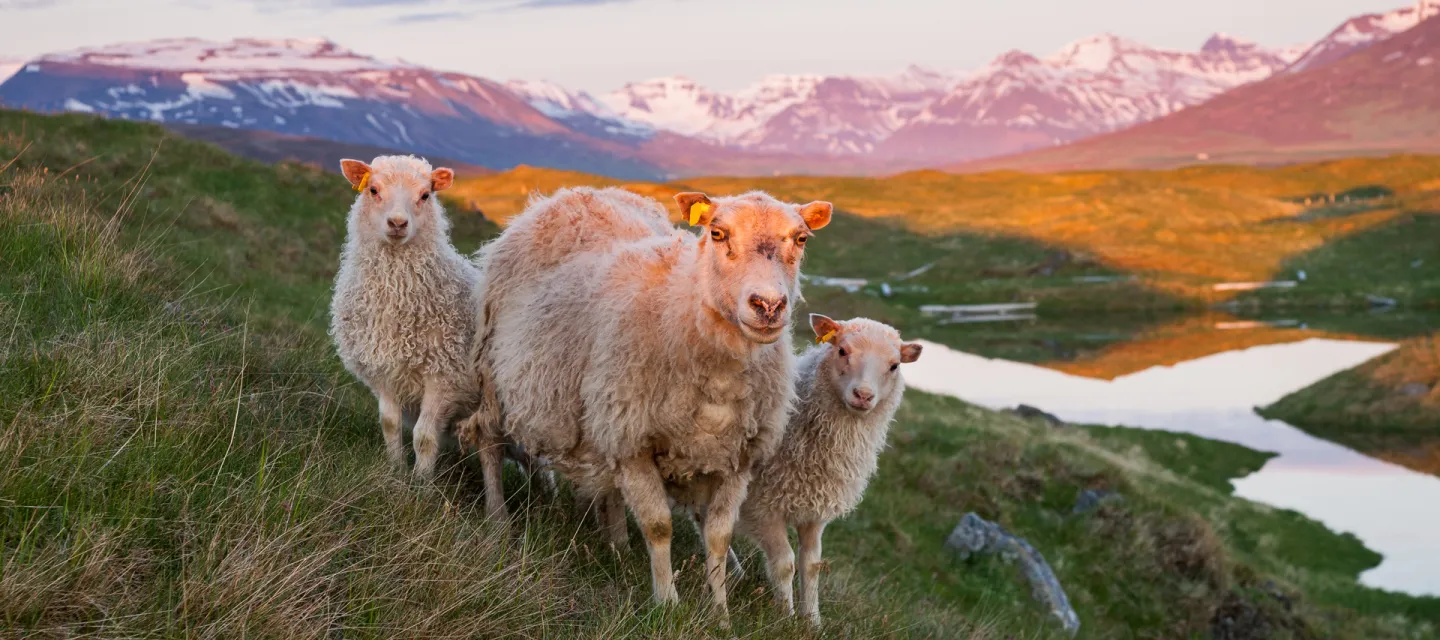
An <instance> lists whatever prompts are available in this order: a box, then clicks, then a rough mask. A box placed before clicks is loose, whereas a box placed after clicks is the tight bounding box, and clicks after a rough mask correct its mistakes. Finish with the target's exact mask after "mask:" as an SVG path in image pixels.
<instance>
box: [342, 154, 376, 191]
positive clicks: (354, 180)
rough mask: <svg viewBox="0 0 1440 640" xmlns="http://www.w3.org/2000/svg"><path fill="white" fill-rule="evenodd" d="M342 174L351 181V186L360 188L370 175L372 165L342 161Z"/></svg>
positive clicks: (357, 161) (354, 161)
mask: <svg viewBox="0 0 1440 640" xmlns="http://www.w3.org/2000/svg"><path fill="white" fill-rule="evenodd" d="M340 173H343V174H345V179H346V180H349V181H350V186H352V187H355V188H357V189H358V188H359V187H360V183H361V182H362V181H364V180H365V176H367V175H369V174H370V165H368V164H365V163H364V162H361V161H359V160H348V159H347V160H341V161H340Z"/></svg>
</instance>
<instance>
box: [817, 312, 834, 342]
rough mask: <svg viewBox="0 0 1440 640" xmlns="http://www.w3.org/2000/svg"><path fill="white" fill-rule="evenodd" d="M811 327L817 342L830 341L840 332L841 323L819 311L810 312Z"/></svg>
mask: <svg viewBox="0 0 1440 640" xmlns="http://www.w3.org/2000/svg"><path fill="white" fill-rule="evenodd" d="M810 329H811V330H812V331H814V332H815V344H820V343H822V342H830V341H831V340H834V339H835V334H837V333H840V323H838V322H836V321H834V320H831V319H830V318H828V317H826V316H822V315H820V314H818V313H812V314H810Z"/></svg>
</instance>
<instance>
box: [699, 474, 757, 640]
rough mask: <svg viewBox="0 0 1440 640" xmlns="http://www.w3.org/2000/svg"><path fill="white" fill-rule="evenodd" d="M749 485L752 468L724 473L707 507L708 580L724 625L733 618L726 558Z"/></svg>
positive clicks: (706, 545)
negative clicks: (728, 599)
mask: <svg viewBox="0 0 1440 640" xmlns="http://www.w3.org/2000/svg"><path fill="white" fill-rule="evenodd" d="M749 487H750V474H749V472H744V473H737V474H734V475H729V476H725V477H724V478H723V479H722V480H721V481H720V486H718V487H716V488H715V491H714V493H712V494H711V495H710V504H709V505H708V507H707V509H706V511H705V524H704V528H705V581H706V582H707V583H708V584H709V585H710V595H711V596H712V597H713V598H714V601H715V608H716V610H717V611H719V613H720V616H721V621H722V624H724V625H725V626H729V622H730V620H729V615H730V614H729V609H728V607H727V606H726V592H725V574H726V561H727V559H728V557H729V553H730V539H731V537H732V536H733V535H734V533H735V521H736V520H739V519H740V503H742V502H744V501H745V491H746V489H748V488H749Z"/></svg>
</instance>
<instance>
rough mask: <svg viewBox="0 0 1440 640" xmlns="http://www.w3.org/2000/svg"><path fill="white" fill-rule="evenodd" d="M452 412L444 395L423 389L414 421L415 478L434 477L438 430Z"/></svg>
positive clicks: (436, 390)
mask: <svg viewBox="0 0 1440 640" xmlns="http://www.w3.org/2000/svg"><path fill="white" fill-rule="evenodd" d="M452 411H454V407H453V406H452V403H451V402H450V400H449V398H448V397H447V394H446V393H444V392H443V391H441V390H440V389H437V388H433V387H432V388H427V389H425V397H424V399H422V400H421V401H420V417H419V418H417V419H416V420H415V432H414V441H415V442H414V446H415V477H416V478H419V479H421V480H430V479H433V478H434V477H435V465H436V463H437V461H438V460H439V458H440V430H441V429H442V428H444V427H445V425H446V424H447V423H448V422H449V420H450V413H451V412H452ZM484 454H485V452H484V451H481V458H480V460H481V464H484V462H485V455H484ZM487 499H488V496H487Z"/></svg>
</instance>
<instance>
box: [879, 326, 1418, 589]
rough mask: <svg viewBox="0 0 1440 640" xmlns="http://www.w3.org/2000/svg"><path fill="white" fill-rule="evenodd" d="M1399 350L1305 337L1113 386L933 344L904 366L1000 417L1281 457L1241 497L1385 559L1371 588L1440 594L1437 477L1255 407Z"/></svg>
mask: <svg viewBox="0 0 1440 640" xmlns="http://www.w3.org/2000/svg"><path fill="white" fill-rule="evenodd" d="M1394 346H1395V345H1393V344H1388V343H1375V342H1349V341H1340V340H1328V339H1309V340H1304V341H1301V342H1293V343H1288V344H1274V345H1266V346H1260V347H1252V348H1248V349H1241V350H1235V351H1226V352H1222V353H1218V354H1214V355H1210V356H1206V357H1202V358H1197V359H1194V360H1189V361H1186V362H1181V363H1179V364H1176V365H1174V366H1155V367H1151V368H1148V369H1144V370H1141V371H1138V372H1136V373H1132V374H1129V375H1125V376H1121V377H1118V378H1116V379H1114V380H1100V379H1093V378H1085V377H1081V376H1076V375H1070V374H1067V373H1062V372H1060V371H1056V370H1053V369H1048V368H1045V367H1041V366H1037V365H1032V364H1024V363H1019V362H1010V361H1005V360H995V359H989V358H984V357H981V356H976V355H971V354H969V353H965V352H962V351H957V350H954V349H951V348H948V347H946V346H944V345H940V344H934V343H929V342H927V343H925V354H924V356H923V357H922V358H920V360H919V361H918V362H916V363H914V364H909V365H906V369H905V379H906V382H907V383H908V384H909V385H910V386H911V387H914V388H917V389H921V390H924V391H929V392H932V393H942V394H947V395H951V396H955V397H958V398H961V399H963V400H966V401H968V402H972V403H975V404H979V405H982V406H986V407H991V408H995V409H1001V408H1006V407H1013V406H1015V405H1017V404H1021V403H1024V404H1029V405H1033V406H1036V407H1040V408H1041V409H1044V410H1046V411H1049V412H1051V413H1054V414H1055V415H1057V416H1059V417H1060V418H1061V419H1064V420H1066V421H1069V422H1079V423H1092V424H1108V425H1124V426H1130V427H1142V428H1150V429H1163V430H1167V431H1182V432H1186V433H1193V434H1196V435H1199V436H1203V437H1206V438H1212V439H1215V440H1224V441H1228V442H1234V443H1237V444H1241V445H1244V446H1246V447H1250V448H1252V449H1256V450H1260V451H1271V452H1275V453H1278V454H1279V455H1278V456H1276V457H1275V458H1272V459H1271V460H1270V461H1269V462H1268V463H1267V464H1266V465H1265V466H1264V468H1262V469H1260V470H1259V471H1257V472H1255V473H1253V474H1251V475H1249V476H1246V477H1244V478H1240V479H1237V480H1235V481H1234V484H1235V489H1236V493H1237V494H1238V495H1240V496H1243V497H1245V498H1249V499H1251V500H1254V501H1256V502H1261V503H1265V504H1269V505H1274V506H1277V507H1283V508H1288V509H1294V510H1296V511H1299V512H1301V513H1304V514H1306V515H1308V516H1310V517H1311V518H1314V519H1315V520H1318V521H1320V522H1323V523H1324V524H1325V525H1326V526H1328V527H1330V528H1331V529H1333V530H1335V531H1344V532H1349V533H1353V534H1355V536H1356V537H1358V538H1359V539H1360V540H1362V541H1363V542H1364V543H1365V545H1366V546H1367V547H1369V548H1371V549H1373V550H1375V551H1377V552H1379V553H1381V554H1383V555H1384V560H1383V561H1382V562H1381V564H1380V565H1379V566H1378V567H1375V568H1374V569H1371V570H1369V571H1367V572H1365V573H1364V574H1363V575H1362V576H1361V581H1362V582H1363V583H1365V584H1367V585H1370V586H1374V587H1379V588H1382V589H1388V590H1393V591H1403V592H1406V593H1412V594H1417V595H1420V594H1423V595H1440V535H1437V534H1436V532H1437V531H1440V477H1435V476H1430V475H1426V474H1421V473H1416V472H1414V471H1410V470H1408V469H1405V468H1404V467H1400V466H1397V465H1393V464H1390V463H1388V462H1383V461H1380V460H1376V459H1374V458H1370V457H1367V456H1364V455H1361V454H1359V453H1357V452H1355V451H1352V450H1350V449H1347V448H1345V447H1342V446H1340V445H1338V444H1335V443H1333V442H1329V441H1327V440H1322V439H1319V438H1316V437H1314V436H1311V435H1308V434H1306V433H1305V432H1303V431H1301V430H1299V429H1297V428H1295V427H1292V426H1290V425H1288V424H1285V423H1283V422H1279V421H1275V420H1266V419H1264V418H1261V417H1260V416H1258V415H1256V414H1255V412H1254V410H1253V408H1254V407H1257V406H1264V405H1268V404H1270V403H1272V402H1275V401H1276V400H1279V399H1280V398H1281V397H1283V396H1285V395H1286V394H1288V393H1290V392H1292V391H1296V390H1299V389H1302V388H1304V387H1306V386H1309V385H1310V384H1312V383H1314V382H1317V381H1319V380H1320V379H1322V378H1325V377H1327V376H1329V375H1331V374H1333V373H1335V372H1338V371H1341V370H1344V369H1348V368H1350V367H1353V366H1355V365H1357V364H1360V363H1362V362H1364V361H1366V360H1369V359H1370V358H1373V357H1375V356H1378V355H1381V354H1383V353H1385V352H1387V351H1389V350H1390V349H1393V348H1394Z"/></svg>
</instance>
